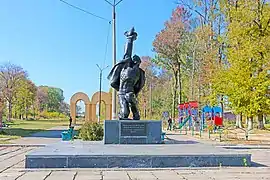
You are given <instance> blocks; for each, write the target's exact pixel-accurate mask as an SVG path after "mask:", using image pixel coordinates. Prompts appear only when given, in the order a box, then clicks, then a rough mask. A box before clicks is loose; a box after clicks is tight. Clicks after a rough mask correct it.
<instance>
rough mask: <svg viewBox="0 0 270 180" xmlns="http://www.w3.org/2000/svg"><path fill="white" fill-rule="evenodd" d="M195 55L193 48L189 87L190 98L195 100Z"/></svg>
mask: <svg viewBox="0 0 270 180" xmlns="http://www.w3.org/2000/svg"><path fill="white" fill-rule="evenodd" d="M195 55H196V51H195V49H194V51H193V58H192V71H191V84H190V88H191V95H190V97H191V100H192V101H193V100H195V98H194V75H195Z"/></svg>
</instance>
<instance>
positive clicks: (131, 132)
mask: <svg viewBox="0 0 270 180" xmlns="http://www.w3.org/2000/svg"><path fill="white" fill-rule="evenodd" d="M120 123H121V136H147V124H146V123H145V122H120Z"/></svg>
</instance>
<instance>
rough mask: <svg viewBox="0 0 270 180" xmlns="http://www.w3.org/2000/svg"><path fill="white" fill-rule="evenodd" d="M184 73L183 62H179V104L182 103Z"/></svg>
mask: <svg viewBox="0 0 270 180" xmlns="http://www.w3.org/2000/svg"><path fill="white" fill-rule="evenodd" d="M181 81H182V74H181V64H180V63H178V77H177V82H178V93H179V95H178V104H181V103H182V82H181Z"/></svg>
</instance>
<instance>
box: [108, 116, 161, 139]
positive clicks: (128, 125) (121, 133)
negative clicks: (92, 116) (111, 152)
mask: <svg viewBox="0 0 270 180" xmlns="http://www.w3.org/2000/svg"><path fill="white" fill-rule="evenodd" d="M161 133H162V121H158V120H140V121H138V120H105V124H104V144H159V143H161V142H162V140H161Z"/></svg>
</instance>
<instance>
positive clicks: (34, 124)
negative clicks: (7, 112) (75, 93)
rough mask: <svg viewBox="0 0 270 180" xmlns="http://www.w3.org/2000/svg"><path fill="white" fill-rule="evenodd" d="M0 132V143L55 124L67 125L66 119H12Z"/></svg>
mask: <svg viewBox="0 0 270 180" xmlns="http://www.w3.org/2000/svg"><path fill="white" fill-rule="evenodd" d="M6 124H8V125H9V127H7V128H3V129H2V131H1V132H0V144H4V143H8V141H9V140H12V139H17V138H20V137H26V136H29V135H31V134H33V133H36V132H40V131H44V130H46V129H49V128H52V127H55V126H68V124H69V121H68V120H13V121H12V122H6Z"/></svg>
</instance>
